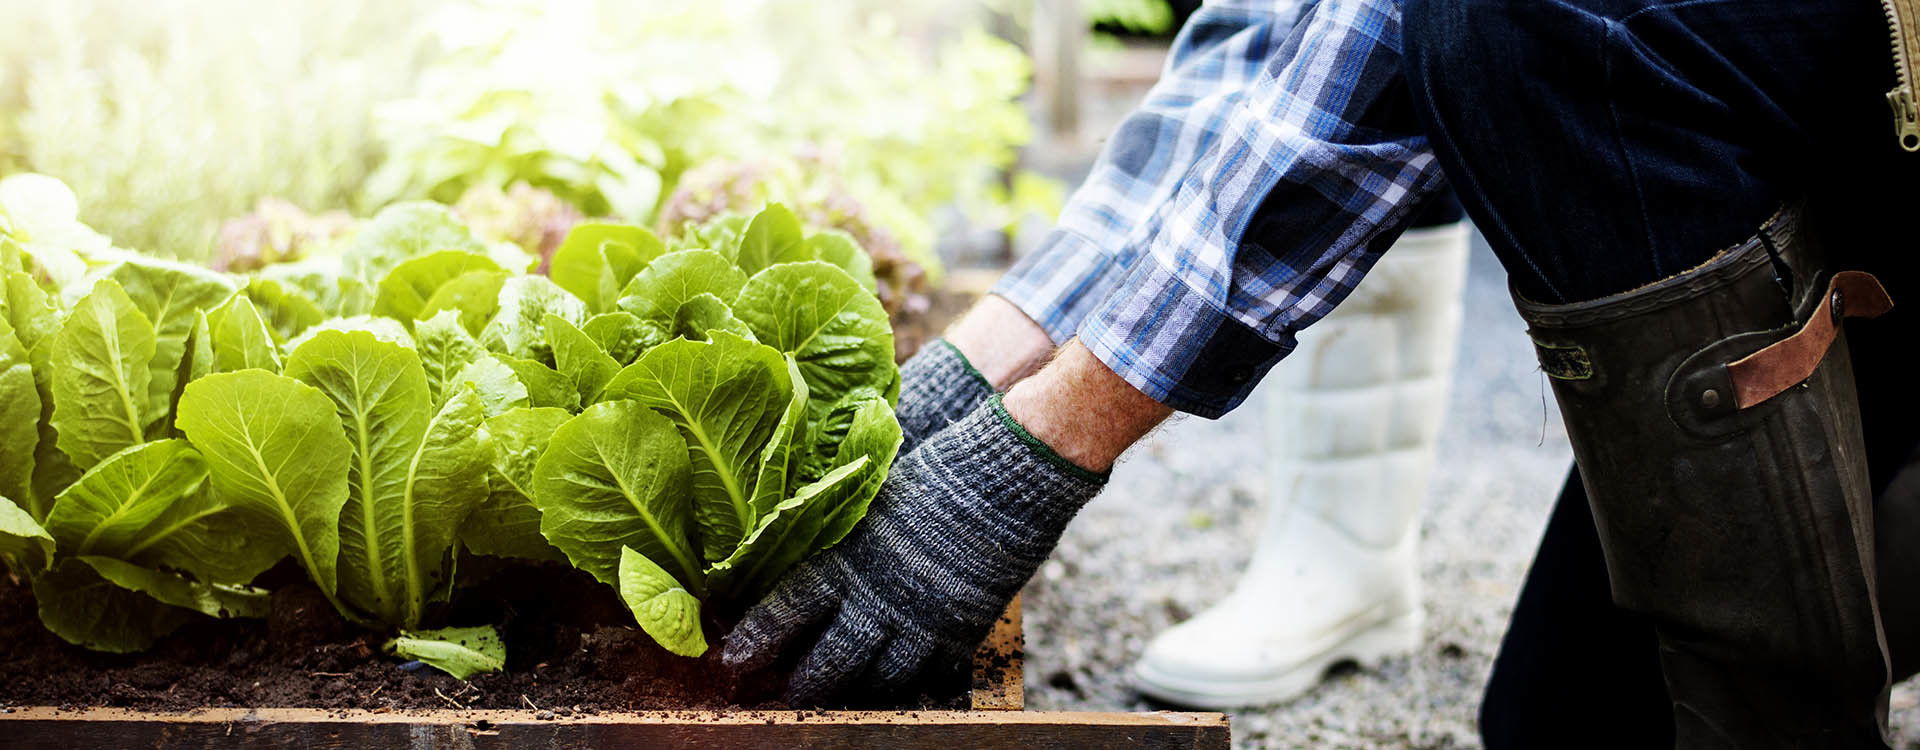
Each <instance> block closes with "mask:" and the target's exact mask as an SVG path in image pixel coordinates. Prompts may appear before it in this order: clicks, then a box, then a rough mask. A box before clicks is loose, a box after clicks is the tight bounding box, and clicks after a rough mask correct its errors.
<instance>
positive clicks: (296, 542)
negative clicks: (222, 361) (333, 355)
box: [176, 370, 353, 606]
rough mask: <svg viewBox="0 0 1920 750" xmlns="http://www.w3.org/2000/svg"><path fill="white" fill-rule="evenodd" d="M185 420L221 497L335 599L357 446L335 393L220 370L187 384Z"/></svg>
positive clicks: (264, 376) (182, 410) (277, 378)
mask: <svg viewBox="0 0 1920 750" xmlns="http://www.w3.org/2000/svg"><path fill="white" fill-rule="evenodd" d="M176 421H177V423H178V424H179V426H180V429H181V431H182V432H185V433H186V436H187V440H188V441H189V442H191V443H193V447H194V448H195V449H197V450H199V451H200V454H201V456H202V457H204V458H205V459H206V461H207V466H208V470H209V477H210V479H211V481H212V485H213V490H214V496H215V497H216V498H218V499H219V500H221V501H222V502H224V503H225V504H228V505H231V506H233V507H234V508H235V509H236V510H237V511H239V515H240V521H241V522H242V523H243V524H245V525H247V526H249V527H252V528H255V529H257V532H256V533H259V534H260V535H262V536H268V537H270V538H271V539H274V540H277V541H279V542H281V543H283V544H284V545H285V546H286V547H287V548H288V549H291V550H293V554H294V555H295V556H296V557H297V558H298V559H299V561H300V564H301V565H302V566H303V567H305V568H306V569H307V574H308V575H309V576H310V577H312V579H313V582H314V584H315V585H316V586H318V587H319V588H320V590H321V591H322V592H323V593H325V594H326V595H327V596H328V597H329V598H330V599H331V598H333V597H335V594H336V592H337V591H338V590H339V581H338V575H337V573H336V570H337V565H338V561H339V555H340V511H341V509H342V508H343V507H345V505H346V503H347V489H348V488H347V471H348V464H349V463H350V462H351V460H352V458H353V446H352V444H350V443H349V442H347V436H346V435H345V434H344V433H343V431H342V430H341V428H340V418H339V416H337V415H336V414H335V413H334V403H333V401H332V400H331V399H329V398H328V397H327V394H326V393H324V392H322V391H320V390H319V389H317V388H314V387H312V386H309V385H307V384H305V383H302V382H300V381H298V380H294V379H293V378H289V377H285V376H281V375H275V374H273V373H269V372H262V371H260V370H241V371H240V372H233V373H216V374H213V375H208V376H206V377H204V378H201V379H199V380H196V381H194V382H192V383H189V384H188V385H187V391H186V393H185V394H184V395H182V396H181V397H180V413H179V415H178V417H177V419H176ZM336 606H338V605H337V604H336Z"/></svg>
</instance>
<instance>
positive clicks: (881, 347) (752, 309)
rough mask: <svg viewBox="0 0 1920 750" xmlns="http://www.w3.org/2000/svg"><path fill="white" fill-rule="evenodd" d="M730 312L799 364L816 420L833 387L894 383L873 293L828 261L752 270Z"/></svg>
mask: <svg viewBox="0 0 1920 750" xmlns="http://www.w3.org/2000/svg"><path fill="white" fill-rule="evenodd" d="M733 313H734V315H737V316H739V318H740V319H741V320H744V321H746V323H747V326H748V327H749V328H752V329H753V335H754V337H755V338H757V339H759V340H760V343H763V344H766V345H768V346H771V347H773V348H775V349H777V350H779V351H780V352H781V353H783V354H790V355H792V356H793V358H794V360H795V361H798V362H799V363H800V373H801V374H802V375H803V376H805V377H806V380H807V387H808V388H809V389H810V390H811V391H812V392H813V403H812V404H811V405H810V406H809V412H810V413H811V415H812V417H813V418H814V419H819V418H821V417H823V416H824V415H825V414H826V411H827V410H828V409H830V408H831V407H832V406H833V403H834V402H835V401H837V400H838V399H839V398H840V396H841V394H845V393H848V392H850V391H854V390H856V389H859V388H861V387H867V388H872V389H875V390H877V391H879V392H881V393H886V394H888V396H889V399H888V400H889V401H891V400H892V398H891V396H892V393H897V392H898V389H899V379H900V369H899V367H897V366H895V365H894V362H893V329H892V327H891V326H889V325H888V323H887V311H886V309H885V308H882V307H881V306H880V300H878V299H876V298H874V296H873V295H872V294H870V293H868V292H867V290H866V289H865V288H864V287H862V286H860V283H859V282H857V281H854V280H853V277H851V276H848V275H847V274H846V272H845V271H842V270H840V269H839V268H838V267H835V266H833V265H831V264H828V263H822V262H820V261H808V262H805V263H784V264H781V265H777V266H773V267H771V268H768V269H767V270H765V271H761V272H760V273H758V274H755V275H754V277H753V278H752V279H751V280H749V281H748V282H747V285H746V287H745V288H743V289H741V290H740V297H739V299H738V300H736V301H735V302H734V304H733Z"/></svg>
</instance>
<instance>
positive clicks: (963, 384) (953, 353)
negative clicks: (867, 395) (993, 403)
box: [894, 339, 993, 456]
mask: <svg viewBox="0 0 1920 750" xmlns="http://www.w3.org/2000/svg"><path fill="white" fill-rule="evenodd" d="M991 395H993V384H992V383H989V382H987V377H986V376H985V375H982V374H980V371H979V370H976V369H974V367H973V365H972V364H970V363H968V362H967V357H966V355H964V354H961V353H960V350H959V349H958V348H956V347H955V346H954V345H953V344H951V343H948V342H947V340H946V339H934V340H932V341H929V342H927V345H926V346H922V347H920V351H919V352H916V353H915V354H914V355H913V356H912V357H910V358H908V359H907V363H906V364H904V365H901V366H900V408H899V409H897V410H895V412H894V416H895V417H896V418H898V419H899V420H900V432H901V434H902V439H901V441H900V455H902V456H904V455H907V454H908V453H910V452H912V451H913V449H914V448H915V447H917V446H919V445H920V443H921V441H924V440H926V439H927V438H929V437H932V436H933V433H936V432H939V431H940V429H941V428H943V427H946V426H947V425H949V424H952V423H953V422H954V421H955V420H958V419H960V418H961V417H964V416H966V415H967V413H968V412H971V411H973V410H974V408H975V407H978V406H979V405H980V402H982V401H985V400H987V397H988V396H991Z"/></svg>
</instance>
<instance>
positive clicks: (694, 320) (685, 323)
mask: <svg viewBox="0 0 1920 750" xmlns="http://www.w3.org/2000/svg"><path fill="white" fill-rule="evenodd" d="M709 331H726V332H727V333H731V334H733V335H735V336H738V337H740V338H743V339H747V340H749V341H751V340H753V329H751V328H748V327H747V324H746V323H744V322H741V320H740V319H739V318H736V317H734V316H733V310H732V309H730V308H728V307H727V303H725V302H721V301H720V298H719V297H715V296H713V295H711V294H705V293H702V294H696V295H694V296H693V298H692V299H689V300H687V301H686V302H684V303H682V304H681V305H680V309H679V310H677V311H675V312H674V314H673V328H672V329H671V333H672V334H673V335H675V336H679V337H681V338H687V339H692V340H694V341H706V340H707V333H708V332H709Z"/></svg>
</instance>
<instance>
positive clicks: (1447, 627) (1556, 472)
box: [1025, 238, 1920, 748]
mask: <svg viewBox="0 0 1920 750" xmlns="http://www.w3.org/2000/svg"><path fill="white" fill-rule="evenodd" d="M1504 278H1505V277H1504V274H1503V273H1502V272H1501V270H1500V268H1499V265H1498V263H1497V262H1496V261H1495V260H1494V258H1493V256H1492V254H1491V253H1490V252H1489V251H1487V249H1486V247H1485V245H1484V243H1482V242H1480V241H1479V240H1478V238H1476V240H1475V247H1474V252H1473V256H1472V260H1471V267H1470V272H1469V279H1468V283H1467V294H1468V298H1467V304H1466V318H1465V325H1466V329H1465V330H1466V331H1468V332H1469V335H1466V336H1463V337H1462V341H1461V345H1460V353H1459V360H1458V364H1457V365H1456V374H1455V379H1454V388H1453V394H1452V401H1451V403H1450V404H1449V406H1448V413H1447V424H1446V426H1445V428H1444V429H1443V433H1442V436H1441V443H1440V445H1441V448H1440V455H1439V462H1438V467H1437V469H1436V474H1435V476H1434V480H1433V485H1432V488H1431V495H1430V497H1429V500H1428V505H1427V512H1426V517H1425V520H1424V522H1423V527H1422V540H1423V541H1422V545H1423V546H1422V550H1421V567H1422V571H1421V572H1422V576H1423V579H1424V584H1425V587H1426V591H1425V599H1426V607H1427V620H1426V640H1425V643H1424V644H1423V647H1422V648H1421V650H1420V651H1419V652H1417V653H1415V654H1412V655H1410V656H1407V657H1401V658H1396V659H1392V660H1390V661H1388V662H1387V663H1386V664H1384V665H1382V666H1380V667H1379V668H1376V669H1369V670H1348V671H1344V672H1340V673H1337V674H1336V675H1334V676H1333V677H1331V678H1330V679H1329V680H1328V682H1327V683H1326V684H1324V685H1322V686H1321V688H1320V689H1318V690H1316V691H1315V692H1313V693H1311V694H1309V695H1307V696H1305V697H1303V698H1301V699H1299V700H1296V701H1294V702H1292V703H1289V704H1285V705H1281V706H1275V707H1267V708H1262V709H1255V710H1243V711H1235V712H1232V714H1231V715H1232V721H1233V736H1234V737H1233V738H1234V744H1235V746H1236V747H1247V748H1253V747H1355V748H1361V747H1365V748H1375V747H1387V748H1398V747H1417V748H1432V747H1462V746H1468V747H1471V746H1478V745H1479V740H1478V737H1477V735H1476V734H1475V729H1474V726H1475V722H1474V714H1475V711H1476V710H1477V708H1478V706H1479V700H1480V690H1481V687H1482V686H1483V684H1484V683H1485V680H1486V674H1487V671H1488V669H1489V668H1490V667H1491V665H1492V662H1493V656H1494V652H1495V651H1496V649H1497V648H1498V647H1499V641H1500V636H1501V634H1502V633H1503V632H1504V631H1505V623H1506V618H1507V615H1508V613H1509V612H1511V610H1512V608H1513V600H1514V598H1515V596H1517V595H1518V593H1519V586H1520V582H1521V580H1522V577H1523V576H1524V574H1525V572H1526V566H1527V563H1528V562H1529V561H1530V560H1531V559H1532V556H1533V550H1534V547H1535V545H1536V544H1537V543H1538V541H1539V534H1540V531H1541V529H1542V528H1543V527H1544V525H1545V523H1546V517H1547V512H1548V510H1549V509H1550V508H1551V506H1552V503H1553V498H1554V495H1555V493H1556V492H1557V491H1558V490H1559V487H1560V482H1561V480H1562V479H1563V478H1564V476H1565V472H1566V469H1567V466H1568V465H1569V462H1570V460H1571V459H1570V456H1571V453H1570V451H1569V449H1568V446H1567V439H1566V433H1565V431H1564V429H1563V428H1562V427H1561V424H1560V416H1559V413H1558V411H1557V410H1555V409H1554V408H1553V406H1552V404H1551V401H1550V397H1549V396H1548V395H1547V393H1546V389H1547V386H1546V383H1545V382H1544V379H1543V377H1542V376H1541V375H1540V374H1539V371H1538V367H1537V365H1536V364H1535V362H1534V359H1533V355H1532V352H1531V351H1530V347H1529V346H1528V345H1527V341H1526V337H1525V335H1524V334H1523V331H1524V326H1523V324H1522V323H1521V322H1520V319H1519V317H1518V316H1517V315H1515V313H1514V311H1513V307H1512V305H1511V304H1510V303H1509V302H1508V299H1507V295H1506V290H1505V280H1504ZM1281 366H1282V367H1284V366H1286V365H1285V364H1282V365H1281ZM1264 406H1265V404H1264V400H1263V399H1262V397H1261V395H1260V394H1259V393H1256V394H1255V396H1254V399H1253V400H1251V401H1249V402H1248V404H1247V405H1246V406H1244V407H1243V408H1241V409H1240V410H1238V411H1236V412H1234V413H1233V414H1230V415H1228V416H1227V417H1226V418H1223V419H1221V420H1218V421H1208V420H1202V419H1192V418H1188V419H1184V420H1182V421H1179V422H1178V423H1175V424H1172V425H1170V426H1168V427H1166V428H1163V429H1162V430H1160V431H1159V432H1158V433H1157V434H1155V435H1154V436H1153V437H1152V438H1150V439H1149V441H1148V442H1147V443H1146V444H1145V445H1144V446H1142V447H1140V448H1136V449H1135V450H1134V452H1133V453H1131V454H1130V455H1129V456H1128V457H1127V458H1126V459H1123V462H1122V463H1121V465H1120V466H1119V467H1118V469H1117V470H1116V472H1115V474H1114V478H1113V483H1112V485H1111V486H1110V487H1109V488H1108V490H1107V492H1106V493H1105V494H1104V495H1102V496H1101V497H1100V498H1099V499H1098V500H1096V501H1095V502H1094V503H1093V504H1092V505H1090V506H1089V507H1088V508H1087V510H1086V511H1085V512H1083V513H1082V514H1081V516H1080V518H1078V519H1077V520H1075V521H1074V524H1073V526H1072V528H1070V529H1069V530H1068V532H1067V534H1066V538H1065V539H1064V541H1063V542H1062V544H1061V547H1060V549H1059V551H1058V552H1057V553H1056V554H1055V556H1054V558H1053V559H1052V560H1051V561H1049V562H1048V563H1047V564H1046V565H1045V566H1044V567H1043V568H1042V569H1041V572H1040V574H1039V575H1038V576H1036V577H1035V579H1034V582H1033V583H1032V584H1031V585H1029V586H1028V587H1027V590H1026V600H1025V601H1026V607H1027V610H1026V612H1027V615H1026V617H1027V619H1026V626H1027V658H1028V661H1027V685H1028V687H1027V700H1028V703H1029V705H1030V706H1031V707H1032V708H1035V709H1053V710H1128V711H1145V710H1155V709H1158V708H1162V706H1157V705H1154V704H1150V703H1148V702H1146V701H1145V700H1144V699H1142V698H1141V697H1140V696H1139V695H1137V694H1135V693H1134V692H1133V691H1132V690H1131V689H1130V688H1129V687H1128V684H1127V678H1126V668H1127V667H1128V666H1129V665H1130V664H1131V663H1132V662H1133V660H1134V659H1135V658H1136V657H1138V656H1139V654H1140V652H1141V650H1142V649H1143V648H1145V646H1146V643H1147V640H1148V639H1149V638H1151V637H1152V635H1153V634H1155V633H1157V632H1159V631H1160V630H1162V629H1164V628H1166V627H1167V626H1168V625H1170V624H1172V623H1175V622H1178V621H1180V620H1183V619H1186V618H1187V617H1189V616H1190V615H1191V614H1193V613H1195V612H1198V611H1200V610H1201V609H1203V608H1205V607H1206V605H1208V604H1209V603H1211V602H1213V601H1215V600H1217V599H1219V598H1220V597H1221V596H1223V595H1224V594H1225V593H1226V592H1227V591H1228V590H1229V589H1230V588H1231V587H1232V585H1233V582H1234V580H1235V578H1236V577H1237V575H1238V573H1239V571H1240V569H1241V567H1242V566H1243V565H1244V564H1245V563H1246V560H1247V558H1248V556H1249V555H1250V554H1251V553H1252V543H1253V540H1254V538H1255V536H1256V535H1257V534H1258V531H1259V527H1260V524H1261V521H1262V519H1263V513H1264V507H1263V498H1264V495H1265V488H1264V486H1263V485H1264V483H1263V481H1262V472H1261V468H1260V466H1261V462H1262V460H1263V456H1262V453H1261V451H1262V448H1261V446H1262V445H1263V440H1262V429H1263V425H1264V420H1263V419H1262V413H1263V411H1264ZM1893 703H1894V724H1895V726H1896V727H1907V728H1909V729H1908V731H1906V732H1903V733H1902V737H1901V740H1900V745H1901V746H1903V747H1920V692H1916V689H1915V686H1914V685H1913V684H1911V683H1909V684H1907V685H1903V686H1900V687H1899V688H1897V689H1896V691H1895V693H1894V698H1893Z"/></svg>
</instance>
